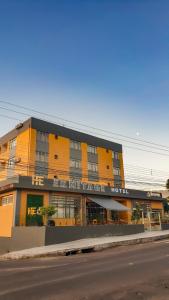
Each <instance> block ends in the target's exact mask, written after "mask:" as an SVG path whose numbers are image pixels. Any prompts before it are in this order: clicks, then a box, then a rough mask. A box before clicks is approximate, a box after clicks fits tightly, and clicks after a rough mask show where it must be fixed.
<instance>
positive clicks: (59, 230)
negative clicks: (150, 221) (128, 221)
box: [45, 225, 144, 245]
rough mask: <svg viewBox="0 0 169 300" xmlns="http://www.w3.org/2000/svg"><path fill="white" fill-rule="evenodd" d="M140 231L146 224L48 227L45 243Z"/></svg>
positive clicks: (142, 230)
mask: <svg viewBox="0 0 169 300" xmlns="http://www.w3.org/2000/svg"><path fill="white" fill-rule="evenodd" d="M140 232H144V225H91V226H65V227H64V226H62V227H46V235H45V244H46V245H51V244H58V243H65V242H69V241H74V240H79V239H84V238H94V237H101V236H117V235H128V234H135V233H140Z"/></svg>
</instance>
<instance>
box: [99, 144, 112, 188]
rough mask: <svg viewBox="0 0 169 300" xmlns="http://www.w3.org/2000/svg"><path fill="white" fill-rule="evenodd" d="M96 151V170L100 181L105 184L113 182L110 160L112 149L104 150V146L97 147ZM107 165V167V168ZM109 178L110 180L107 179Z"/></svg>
mask: <svg viewBox="0 0 169 300" xmlns="http://www.w3.org/2000/svg"><path fill="white" fill-rule="evenodd" d="M97 153H98V169H99V170H98V171H99V177H100V178H101V179H100V183H101V184H105V185H107V184H108V182H109V183H110V184H111V185H112V184H113V160H112V151H110V150H109V151H108V152H107V151H106V149H105V148H100V147H98V148H97ZM107 166H109V169H107ZM109 180H110V181H109Z"/></svg>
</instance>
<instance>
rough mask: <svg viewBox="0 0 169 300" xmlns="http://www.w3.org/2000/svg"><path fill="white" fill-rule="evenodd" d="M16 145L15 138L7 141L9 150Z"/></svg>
mask: <svg viewBox="0 0 169 300" xmlns="http://www.w3.org/2000/svg"><path fill="white" fill-rule="evenodd" d="M15 147H16V139H13V140H11V141H9V150H12V149H14V148H15Z"/></svg>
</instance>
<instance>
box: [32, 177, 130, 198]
mask: <svg viewBox="0 0 169 300" xmlns="http://www.w3.org/2000/svg"><path fill="white" fill-rule="evenodd" d="M32 185H33V186H44V185H45V178H44V177H43V176H32ZM52 186H53V187H54V188H60V189H65V190H78V191H87V192H100V193H105V192H106V190H107V188H109V190H110V191H111V192H112V193H117V194H123V195H128V194H129V192H128V190H127V189H122V188H112V187H107V186H105V185H101V184H93V183H87V182H82V181H80V180H68V181H66V180H60V179H55V178H54V179H53V180H52Z"/></svg>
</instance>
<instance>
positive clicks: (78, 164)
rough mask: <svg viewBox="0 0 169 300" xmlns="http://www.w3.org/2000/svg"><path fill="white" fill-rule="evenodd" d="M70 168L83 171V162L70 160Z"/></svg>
mask: <svg viewBox="0 0 169 300" xmlns="http://www.w3.org/2000/svg"><path fill="white" fill-rule="evenodd" d="M70 167H71V168H75V169H81V161H80V160H75V159H71V160H70Z"/></svg>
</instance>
